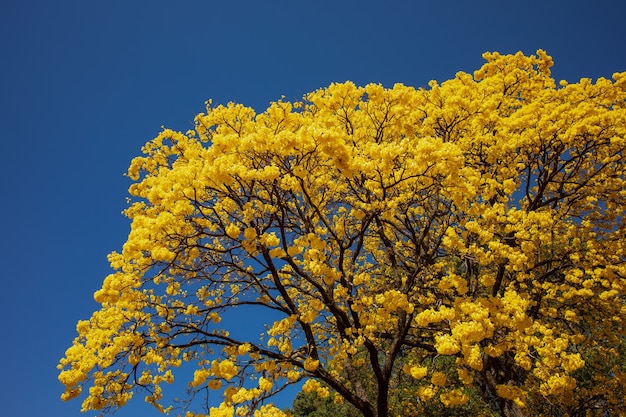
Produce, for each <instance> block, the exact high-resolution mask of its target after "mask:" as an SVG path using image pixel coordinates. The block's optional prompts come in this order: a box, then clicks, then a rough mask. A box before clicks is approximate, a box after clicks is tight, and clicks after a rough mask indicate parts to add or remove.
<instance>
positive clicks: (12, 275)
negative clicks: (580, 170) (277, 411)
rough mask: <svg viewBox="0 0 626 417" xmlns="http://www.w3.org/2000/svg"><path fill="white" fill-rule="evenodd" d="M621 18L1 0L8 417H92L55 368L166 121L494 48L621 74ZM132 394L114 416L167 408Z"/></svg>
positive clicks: (582, 73)
mask: <svg viewBox="0 0 626 417" xmlns="http://www.w3.org/2000/svg"><path fill="white" fill-rule="evenodd" d="M625 15H626V3H624V2H623V1H621V0H596V1H593V2H591V1H582V0H578V1H577V0H569V1H560V0H559V1H550V0H527V1H524V2H519V1H507V0H475V1H471V2H468V1H460V0H459V1H445V0H444V1H420V0H413V1H403V0H402V1H401V0H388V1H385V2H383V1H368V0H361V1H343V0H333V1H327V0H315V1H313V0H299V1H283V0H281V1H272V0H265V1H252V0H240V1H236V2H226V1H221V2H217V1H209V0H205V1H200V0H180V1H162V0H152V1H139V0H137V1H119V0H109V1H95V0H93V1H90V0H77V1H67V0H57V1H44V0H19V1H13V2H8V1H4V2H2V5H1V6H0V59H1V61H0V74H1V77H0V106H1V109H0V122H1V128H2V138H1V140H2V148H1V149H2V150H1V153H2V156H3V163H2V164H1V165H0V186H1V187H2V192H3V193H2V197H1V204H0V221H1V222H2V223H1V227H2V231H3V236H2V239H0V257H1V258H0V261H1V262H2V269H1V272H0V278H1V280H2V281H1V282H2V287H3V288H2V291H0V309H1V314H2V317H4V329H3V331H2V343H0V357H1V358H3V363H2V376H3V379H4V381H3V384H2V385H3V387H4V388H3V389H2V390H1V391H0V399H1V401H2V409H3V414H5V415H7V416H41V415H47V416H61V415H62V416H65V417H73V416H79V415H85V414H81V413H80V412H79V409H80V402H79V401H72V402H70V403H63V402H61V401H60V399H59V395H60V393H61V392H62V386H61V385H60V384H59V383H58V381H57V379H56V375H57V370H56V368H55V367H56V364H57V362H58V360H59V358H60V357H61V356H62V355H63V353H64V351H65V349H66V348H67V347H68V346H69V344H70V343H71V341H72V339H73V337H74V335H75V330H74V327H75V323H76V321H77V320H79V319H86V318H88V317H89V315H90V313H91V312H92V311H93V310H94V309H95V308H97V305H96V304H95V302H94V301H93V298H92V294H93V292H94V291H95V290H97V289H98V288H99V286H100V283H101V282H102V279H103V278H104V277H105V275H107V273H108V272H109V268H108V264H107V262H106V255H107V253H109V252H111V251H113V250H117V249H119V248H120V247H121V245H122V244H123V243H124V241H125V238H126V235H127V233H128V230H129V224H128V221H127V219H126V218H125V217H123V216H122V215H121V214H120V212H121V211H122V210H123V209H124V207H125V197H126V190H127V188H128V185H129V180H128V179H127V178H125V177H124V176H123V175H122V174H123V173H124V172H125V170H126V168H127V166H128V164H129V162H130V160H131V159H132V158H133V157H134V156H136V155H138V154H139V153H140V148H141V146H142V145H143V144H144V143H145V142H146V141H148V140H150V139H151V138H153V137H154V136H156V134H157V133H158V132H159V130H160V127H161V126H162V125H165V126H167V127H170V128H173V129H177V130H183V131H185V130H187V129H188V128H190V127H191V126H192V120H193V117H194V115H195V114H196V113H199V112H202V111H203V110H204V102H205V100H207V99H208V98H213V100H214V102H215V103H226V102H228V101H237V102H240V103H243V104H247V105H250V106H252V107H254V108H255V109H257V111H262V110H263V109H264V108H265V106H266V105H267V104H268V103H269V102H270V101H273V100H277V99H278V98H280V97H281V95H284V96H285V97H286V99H289V100H295V99H299V98H301V97H302V95H303V94H305V93H306V92H308V91H312V90H314V89H317V88H320V87H324V86H327V85H328V84H330V83H331V82H334V81H345V80H352V81H354V82H355V83H357V84H361V85H362V84H365V83H369V82H376V83H382V84H383V85H386V86H391V85H393V84H394V83H396V82H401V83H404V84H407V85H412V86H416V87H419V86H425V85H427V83H428V81H429V80H431V79H437V80H439V81H443V80H445V79H448V78H450V77H452V76H453V75H454V74H455V73H456V72H457V71H459V70H464V71H473V70H475V69H477V68H479V67H480V65H481V64H482V58H481V54H482V53H483V52H485V51H499V52H502V53H514V52H517V51H519V50H521V51H523V52H525V53H534V52H535V51H536V50H537V49H539V48H542V49H545V50H547V52H548V53H549V54H550V55H552V56H553V58H554V60H555V63H556V65H555V67H554V69H553V73H554V75H555V77H556V78H557V79H567V80H568V81H570V82H575V81H577V80H578V79H579V78H581V77H591V78H597V77H599V76H605V77H610V76H611V74H612V73H613V72H615V71H626V54H625V53H624V50H623V43H624V41H625V40H626V25H624V23H623V16H625ZM285 401H287V400H285ZM134 403H139V404H135V405H132V406H131V408H129V409H127V410H122V411H120V412H119V413H118V414H117V415H118V416H123V417H125V416H134V415H141V416H153V415H157V413H156V412H155V411H152V410H151V409H149V408H146V407H145V406H143V405H142V404H141V400H135V401H134ZM86 415H88V416H92V415H95V413H87V414H86Z"/></svg>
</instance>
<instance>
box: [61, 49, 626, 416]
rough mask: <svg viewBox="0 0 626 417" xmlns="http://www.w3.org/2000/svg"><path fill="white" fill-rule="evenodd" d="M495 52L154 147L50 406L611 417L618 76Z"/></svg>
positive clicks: (619, 158) (617, 282) (618, 273)
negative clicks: (131, 403)
mask: <svg viewBox="0 0 626 417" xmlns="http://www.w3.org/2000/svg"><path fill="white" fill-rule="evenodd" d="M484 58H485V60H486V63H485V64H484V65H483V67H482V68H480V69H479V70H477V71H476V72H474V73H473V74H468V73H464V72H459V73H458V74H457V75H456V76H455V78H453V79H451V80H448V81H445V82H443V83H438V82H436V81H431V82H430V83H429V86H428V87H427V88H420V89H415V88H412V87H408V86H404V85H401V84H396V85H394V86H393V87H392V88H384V87H383V86H381V85H377V84H369V85H366V86H365V87H358V86H355V85H354V84H353V83H351V82H345V83H341V84H332V85H330V86H329V87H327V88H324V89H320V90H317V91H314V92H312V93H310V94H307V95H306V96H305V97H304V98H303V100H302V101H300V102H293V103H292V102H288V101H285V100H284V99H281V100H279V101H277V102H274V103H271V104H270V106H269V107H268V108H267V110H265V111H264V112H262V113H258V114H257V113H256V112H255V111H254V110H253V109H251V108H249V107H245V106H244V105H241V104H235V103H229V104H228V105H225V106H224V105H218V106H213V105H212V103H211V102H208V103H207V109H206V113H204V114H199V115H198V116H197V117H196V118H195V125H194V128H193V129H192V130H190V131H188V132H185V133H183V132H177V131H173V130H169V129H164V130H163V131H162V132H161V133H160V134H159V135H158V136H157V137H156V138H155V139H153V140H152V141H150V142H148V143H147V144H146V145H145V146H144V148H143V153H144V155H143V156H140V157H137V158H135V159H134V160H133V161H132V163H131V165H130V168H129V170H128V176H129V177H130V178H131V179H132V180H133V181H134V182H133V184H132V185H131V187H130V189H129V192H130V195H131V197H130V198H129V207H128V208H127V209H126V211H125V214H126V216H128V217H129V218H130V219H131V230H130V233H129V235H128V239H127V241H126V243H125V244H124V245H123V248H122V250H121V252H120V253H117V252H114V253H112V254H110V255H109V261H110V264H111V266H112V268H113V270H114V271H113V272H112V273H111V274H110V275H109V276H108V277H106V279H105V280H104V283H103V285H102V288H101V289H100V290H98V291H97V292H96V293H95V300H96V301H97V302H98V303H100V305H101V307H100V309H99V310H98V311H95V312H94V313H93V315H92V316H91V318H90V319H89V320H84V321H79V322H78V324H77V332H78V336H77V337H76V339H75V340H74V342H73V344H72V345H71V347H70V348H69V349H68V350H67V352H66V355H65V357H64V358H63V359H61V362H60V364H59V369H60V375H59V379H60V381H61V382H62V383H63V384H64V385H65V387H66V391H65V393H64V394H63V396H62V398H63V399H66V400H68V399H71V398H75V397H79V396H80V397H82V398H83V406H82V407H83V410H103V411H108V410H111V409H114V408H116V407H119V406H123V405H124V404H125V403H126V402H127V401H128V400H130V399H131V397H133V395H134V394H137V393H142V392H143V393H145V395H146V396H145V400H146V401H148V402H149V403H151V404H153V405H154V406H155V407H157V408H158V409H159V410H161V411H165V412H168V411H170V410H173V411H172V412H173V413H174V412H178V413H182V414H183V415H187V416H189V417H190V416H201V415H210V416H211V417H216V416H224V415H228V416H232V415H233V414H236V415H238V416H244V415H254V416H256V417H262V416H281V415H286V414H288V413H289V412H288V411H282V410H279V409H278V408H277V407H275V406H273V405H272V403H271V397H272V396H273V395H274V394H276V393H277V392H280V391H281V390H283V389H284V388H285V387H287V386H289V385H293V384H303V386H302V390H303V391H304V393H309V394H310V393H314V394H315V395H317V396H318V397H320V398H321V399H325V398H326V399H329V400H332V402H333V403H337V404H346V405H349V406H350V407H349V408H345V410H347V411H346V413H348V412H350V413H351V412H353V411H354V410H357V411H358V413H360V414H362V415H363V416H366V417H386V416H388V415H417V414H420V413H424V412H426V411H427V410H431V411H430V412H434V411H433V410H446V409H449V408H452V409H454V408H455V407H456V408H457V409H458V410H461V409H463V407H468V406H470V405H471V406H472V407H479V408H480V409H481V410H483V411H481V412H485V413H492V414H493V415H505V416H517V415H522V414H531V415H540V414H545V415H550V414H560V415H589V414H591V415H593V414H594V413H595V414H598V415H606V414H602V413H611V412H623V411H624V410H625V409H626V408H625V407H626V405H625V404H624V398H625V397H626V388H625V387H626V373H625V372H626V369H625V366H624V354H625V351H626V350H625V348H624V346H625V344H624V337H625V336H626V330H625V326H624V317H625V313H626V304H625V294H626V264H625V261H626V239H625V238H626V236H625V230H626V229H625V220H624V208H625V207H626V186H625V172H624V171H625V169H624V149H625V147H626V101H625V99H626V73H616V74H614V75H613V80H608V79H604V78H600V79H598V80H596V81H595V82H593V81H592V80H590V79H581V80H580V81H579V82H577V83H571V84H568V83H567V82H564V81H561V82H560V83H558V85H557V83H556V82H555V80H554V79H553V78H552V76H551V73H550V68H551V66H552V59H551V58H550V57H549V56H548V55H547V54H546V53H545V52H544V51H541V50H540V51H537V53H536V55H531V56H525V55H524V54H522V53H518V54H515V55H500V54H498V53H486V54H484ZM241 326H246V330H245V331H244V330H242V328H241ZM175 378H176V380H177V384H176V385H175V386H180V385H178V383H179V382H182V383H183V384H186V385H187V386H188V393H187V397H186V398H189V403H184V402H182V403H176V402H173V401H172V398H171V396H170V395H168V394H167V393H166V391H167V388H166V386H167V385H168V384H172V383H173V381H174V379H175ZM172 386H174V385H172ZM81 393H83V394H82V395H81ZM209 393H211V395H210V396H209ZM194 398H195V399H196V400H198V399H204V400H205V401H204V402H202V401H196V402H194V401H192V400H193V399H194ZM218 398H219V400H216V399H218ZM303 404H304V403H303ZM172 407H174V408H172ZM477 409H478V408H477ZM425 410H426V411H425ZM450 412H451V413H454V411H450ZM346 415H349V414H346Z"/></svg>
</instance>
